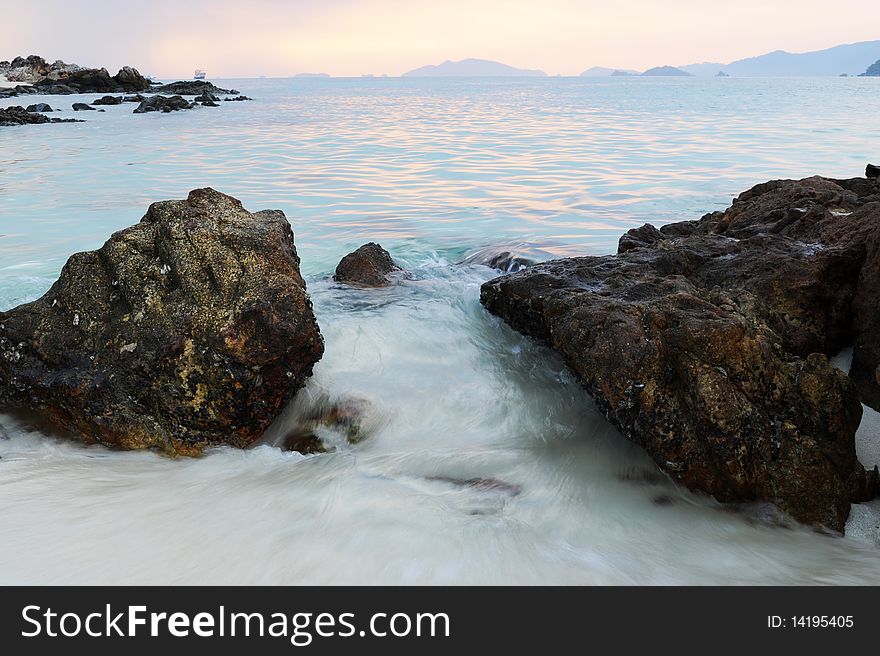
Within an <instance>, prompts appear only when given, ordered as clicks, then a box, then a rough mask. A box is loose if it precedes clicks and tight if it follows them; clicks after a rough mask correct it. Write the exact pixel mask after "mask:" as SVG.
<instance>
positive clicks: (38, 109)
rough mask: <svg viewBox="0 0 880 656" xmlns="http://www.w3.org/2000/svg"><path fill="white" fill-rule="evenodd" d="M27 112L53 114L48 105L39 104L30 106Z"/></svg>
mask: <svg viewBox="0 0 880 656" xmlns="http://www.w3.org/2000/svg"><path fill="white" fill-rule="evenodd" d="M27 111H29V112H40V113H45V112H51V111H53V110H52V108H51V107H50V106H49V105H47V104H46V103H37V104H35V105H28V108H27Z"/></svg>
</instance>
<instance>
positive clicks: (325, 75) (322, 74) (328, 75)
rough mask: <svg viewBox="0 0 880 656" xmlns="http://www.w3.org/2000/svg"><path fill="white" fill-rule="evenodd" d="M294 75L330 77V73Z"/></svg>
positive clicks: (301, 74) (299, 75)
mask: <svg viewBox="0 0 880 656" xmlns="http://www.w3.org/2000/svg"><path fill="white" fill-rule="evenodd" d="M293 77H330V74H329V73H297V74H296V75H294V76H293Z"/></svg>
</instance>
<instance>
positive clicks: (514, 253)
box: [461, 245, 536, 273]
mask: <svg viewBox="0 0 880 656" xmlns="http://www.w3.org/2000/svg"><path fill="white" fill-rule="evenodd" d="M511 248H512V247H511V246H506V247H500V246H487V247H485V248H480V249H478V250H476V251H474V252H473V253H470V254H469V255H468V256H467V257H465V258H464V260H462V261H461V264H479V265H481V266H487V267H489V268H490V269H496V270H498V271H501V272H503V273H515V272H516V271H521V270H522V269H525V268H526V267H528V266H531V265H533V264H534V263H535V262H536V260H535V259H534V258H533V257H530V256H529V255H528V254H525V253H524V252H523V251H524V250H527V248H526V246H525V245H520V246H519V247H513V248H514V250H510V249H511Z"/></svg>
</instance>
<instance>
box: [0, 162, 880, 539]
mask: <svg viewBox="0 0 880 656" xmlns="http://www.w3.org/2000/svg"><path fill="white" fill-rule="evenodd" d="M876 173H877V169H876V167H872V166H869V167H868V169H867V171H866V174H867V177H865V178H855V179H850V180H833V179H828V178H821V177H814V178H807V179H804V180H777V181H771V182H767V183H764V184H761V185H757V186H756V187H754V188H752V189H750V190H749V191H746V192H744V193H743V194H741V195H740V196H739V197H738V198H737V199H736V200H735V202H734V203H733V205H732V206H731V207H730V208H729V209H727V210H725V211H723V212H714V213H711V214H707V215H706V216H704V217H703V218H702V219H700V220H698V221H684V222H681V223H674V224H670V225H666V226H663V227H662V228H660V229H657V228H655V227H653V226H651V225H647V224H646V225H644V226H642V227H641V228H637V229H633V230H630V231H629V232H627V233H626V234H625V235H623V236H622V237H621V239H620V243H619V247H618V252H617V254H616V255H609V256H601V257H577V258H569V259H562V260H553V261H548V262H543V263H540V264H532V263H530V262H528V261H527V260H525V259H522V258H519V259H517V258H514V257H513V256H512V255H511V253H509V252H507V251H505V252H503V253H494V252H493V253H483V254H482V256H484V257H485V258H488V259H487V260H486V263H487V264H488V265H489V266H496V265H497V266H498V267H499V268H500V269H501V270H503V271H505V272H507V273H506V274H505V275H502V276H500V277H497V278H495V279H493V280H490V281H489V282H486V283H485V284H484V285H483V286H482V289H481V296H480V300H481V302H482V304H483V305H484V306H485V307H486V309H487V310H488V311H489V312H491V313H492V314H494V315H496V316H498V317H500V318H501V319H503V320H504V321H505V322H506V323H508V324H509V325H510V326H512V327H513V328H514V329H516V330H518V331H519V332H521V333H523V334H525V335H528V336H530V337H533V338H536V339H538V340H540V341H542V342H544V343H546V344H548V345H549V346H551V347H552V348H553V349H555V350H556V351H558V352H559V353H560V355H561V356H562V357H563V359H564V360H565V362H566V364H567V365H568V367H569V368H570V369H571V371H572V372H574V374H575V376H576V377H577V378H578V380H579V381H580V383H581V384H582V385H583V386H584V387H585V388H586V390H587V391H588V392H589V393H590V394H591V395H592V396H593V398H594V399H595V400H596V403H597V404H598V406H599V407H600V408H601V409H602V410H603V411H604V412H605V414H606V416H607V417H608V419H609V420H610V421H611V422H612V423H613V424H614V425H616V426H617V427H618V428H619V429H620V431H621V432H622V433H623V434H624V435H625V436H626V437H628V438H629V439H630V440H633V441H634V442H636V443H638V444H639V445H641V446H642V447H643V448H644V449H645V450H646V451H647V453H649V454H650V455H651V456H652V457H653V459H654V461H655V463H656V464H657V466H658V467H659V468H660V469H662V470H663V471H665V472H667V473H668V474H669V475H670V476H671V477H672V478H674V479H675V480H677V481H678V482H680V483H681V484H682V485H684V486H686V487H688V488H690V489H692V490H696V491H699V492H703V493H706V494H709V495H712V496H714V497H715V498H716V499H718V500H719V501H722V502H771V503H773V504H775V505H776V506H777V507H779V508H780V509H781V510H783V511H784V512H785V513H787V514H788V515H790V516H791V517H793V518H794V519H796V520H798V521H800V522H803V523H806V524H810V525H813V526H815V527H817V528H822V529H830V530H833V531H843V529H844V525H845V523H846V519H847V517H848V515H849V512H850V504H851V503H858V502H862V501H867V500H870V499H871V498H873V497H874V496H876V495H877V494H878V488H880V480H878V477H880V471H878V468H877V467H876V466H875V467H873V468H871V469H868V470H866V468H865V467H864V466H863V465H862V463H860V462H859V460H858V458H857V456H856V451H855V433H856V430H857V429H858V427H859V423H860V420H861V416H862V403H865V404H866V405H868V406H870V407H873V408H876V409H880V318H878V315H877V306H876V299H877V297H878V294H880V179H878V176H877V175H876ZM514 260H515V261H514ZM465 264H467V262H466V263H465ZM406 276H407V273H406V272H405V271H403V269H401V268H400V267H399V266H398V265H397V264H396V263H395V262H394V260H393V259H392V257H391V255H390V254H389V253H388V252H387V251H386V250H384V249H383V248H382V247H381V246H380V245H379V244H376V243H372V242H371V243H368V244H365V245H364V246H362V247H360V248H359V249H357V250H356V251H354V252H353V253H351V254H349V255H347V256H346V257H345V258H343V259H342V261H341V262H340V263H339V266H338V267H337V269H336V272H335V275H334V279H335V280H336V281H337V282H338V283H341V284H345V285H349V286H353V287H354V288H360V289H362V290H363V291H362V292H361V293H364V294H369V293H373V292H371V291H370V288H373V287H385V286H388V285H392V284H396V283H397V281H398V279H404V280H405V279H406ZM850 346H852V347H853V352H854V356H853V362H852V368H851V370H850V372H849V375H846V374H845V373H843V372H841V371H839V370H838V369H835V368H834V367H833V366H832V365H831V364H830V362H829V358H830V357H831V356H834V355H835V354H837V353H838V352H839V351H841V350H842V349H844V348H847V347H850ZM323 349H324V346H323V339H322V337H321V333H320V330H319V327H318V324H317V321H316V320H315V317H314V314H313V313H312V309H311V302H310V300H309V297H308V294H307V290H306V286H305V282H304V281H303V279H302V276H301V275H300V273H299V257H298V255H297V251H296V246H295V244H294V241H293V233H292V231H291V228H290V225H289V223H288V222H287V220H286V218H285V217H284V215H283V213H281V212H279V211H270V210H266V211H262V212H255V213H251V212H248V211H247V210H245V209H244V208H243V207H242V206H241V203H240V202H239V201H237V200H236V199H234V198H231V197H229V196H225V195H223V194H221V193H219V192H217V191H214V190H213V189H198V190H194V191H193V192H191V193H190V194H189V197H188V198H187V199H185V200H178V201H164V202H159V203H154V204H153V205H151V206H150V208H149V210H148V211H147V214H146V215H145V216H144V218H143V219H142V220H141V222H140V223H139V224H137V225H135V226H132V227H130V228H127V229H125V230H122V231H120V232H118V233H116V234H114V235H113V236H112V237H111V238H110V239H109V240H108V241H107V243H106V244H105V245H104V246H103V247H102V248H101V249H99V250H97V251H94V252H89V253H79V254H76V255H74V256H72V257H71V258H70V260H69V261H68V262H67V264H66V265H65V267H64V269H63V271H62V273H61V276H60V277H59V279H58V281H57V282H56V283H55V284H54V285H53V286H52V288H51V289H50V290H49V292H47V293H46V295H45V296H43V297H42V298H41V299H39V300H37V301H35V302H33V303H29V304H26V305H22V306H20V307H17V308H15V309H12V310H9V311H7V312H0V407H16V408H26V409H35V410H39V411H42V412H43V413H45V414H47V415H48V416H49V417H50V418H51V419H52V420H53V422H54V423H55V424H56V425H58V426H61V427H63V428H65V429H67V430H70V431H72V432H73V433H74V434H75V435H78V436H80V438H81V439H83V440H84V441H86V442H100V443H102V444H106V445H109V446H115V447H122V448H130V449H140V448H154V449H159V450H162V451H165V452H167V453H169V454H175V455H197V454H199V453H201V452H202V451H203V450H204V449H205V448H206V447H210V446H215V445H230V446H234V447H246V446H248V445H251V444H253V443H254V442H255V441H256V440H258V439H259V438H260V437H261V436H262V434H263V432H264V430H265V429H266V428H267V427H268V426H269V425H270V424H271V423H272V421H273V420H274V419H275V418H276V417H278V415H279V414H280V413H281V411H282V409H283V408H284V406H285V404H287V403H288V402H289V401H290V400H291V399H292V398H293V397H294V396H295V394H296V393H297V391H298V390H299V389H300V388H301V387H302V386H303V384H304V383H305V380H306V378H307V377H308V376H310V375H311V371H312V367H313V366H314V365H315V363H316V362H318V360H320V358H321V356H322V354H323ZM339 407H342V406H339ZM345 407H346V408H347V409H346V410H345V412H344V413H341V411H340V410H339V409H338V408H337V406H333V408H334V409H333V410H332V411H328V413H327V416H326V417H324V416H323V415H322V416H320V417H318V416H311V415H310V416H309V417H310V418H309V422H311V424H309V425H307V426H305V428H304V429H303V430H302V431H298V430H297V431H294V432H293V433H292V434H291V436H288V437H285V438H284V440H282V441H284V442H285V444H286V445H287V446H286V448H292V449H297V450H302V451H304V452H319V451H322V450H323V447H322V446H321V445H320V444H318V443H317V442H316V438H315V437H314V431H313V430H312V429H311V428H309V426H311V425H312V424H316V423H320V422H331V423H334V422H335V423H340V422H341V420H340V419H339V418H340V417H342V416H344V417H345V418H346V419H345V421H347V422H348V424H346V425H356V424H357V423H358V421H359V420H358V418H357V416H356V415H357V413H358V410H357V409H356V408H355V406H352V408H355V409H351V408H348V406H345ZM334 413H335V414H334ZM343 423H344V422H343ZM871 464H873V463H871Z"/></svg>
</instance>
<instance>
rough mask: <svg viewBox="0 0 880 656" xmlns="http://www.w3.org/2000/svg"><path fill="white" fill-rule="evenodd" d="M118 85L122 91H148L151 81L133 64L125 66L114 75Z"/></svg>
mask: <svg viewBox="0 0 880 656" xmlns="http://www.w3.org/2000/svg"><path fill="white" fill-rule="evenodd" d="M113 79H114V80H115V81H116V84H117V87H119V88H120V90H121V91H125V92H128V93H131V92H133V91H146V90H147V89H149V88H150V86H151V85H150V81H149V80H148V79H147V78H145V77H144V76H143V75H141V74H140V71H138V70H137V69H136V68H132V67H131V66H123V67H122V68H121V69H119V72H118V73H117V74H116V75H114V76H113Z"/></svg>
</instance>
